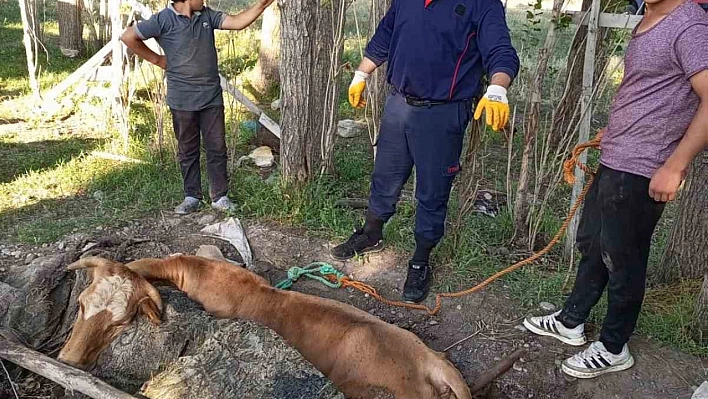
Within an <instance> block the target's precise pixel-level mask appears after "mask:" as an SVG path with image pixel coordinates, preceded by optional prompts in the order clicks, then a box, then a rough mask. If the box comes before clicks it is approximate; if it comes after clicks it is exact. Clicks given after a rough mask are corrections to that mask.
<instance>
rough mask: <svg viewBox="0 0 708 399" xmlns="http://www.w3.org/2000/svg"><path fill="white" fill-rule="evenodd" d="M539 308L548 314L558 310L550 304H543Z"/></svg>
mask: <svg viewBox="0 0 708 399" xmlns="http://www.w3.org/2000/svg"><path fill="white" fill-rule="evenodd" d="M538 306H539V307H540V308H541V309H542V310H544V311H546V312H554V311H555V310H556V305H554V304H552V303H550V302H541V303H539V304H538Z"/></svg>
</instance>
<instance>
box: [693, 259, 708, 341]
mask: <svg viewBox="0 0 708 399" xmlns="http://www.w3.org/2000/svg"><path fill="white" fill-rule="evenodd" d="M693 322H694V337H695V339H696V341H698V344H699V345H704V344H708V273H706V274H705V275H704V276H703V288H701V293H700V294H699V295H698V300H697V301H696V308H695V310H694V312H693Z"/></svg>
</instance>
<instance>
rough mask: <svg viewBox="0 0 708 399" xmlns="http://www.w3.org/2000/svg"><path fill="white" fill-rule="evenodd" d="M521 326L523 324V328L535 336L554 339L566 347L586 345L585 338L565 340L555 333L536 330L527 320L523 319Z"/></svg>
mask: <svg viewBox="0 0 708 399" xmlns="http://www.w3.org/2000/svg"><path fill="white" fill-rule="evenodd" d="M523 324H524V327H526V329H528V330H529V331H531V332H532V333H534V334H536V335H542V336H544V337H552V338H555V339H557V340H559V341H561V342H563V343H564V344H568V345H572V346H582V345H585V344H586V343H587V339H586V338H585V337H583V338H567V337H564V336H562V335H559V334H556V333H553V332H550V331H546V330H544V329H542V328H538V327H537V326H535V325H533V324H531V322H529V321H528V320H527V319H524V323H523Z"/></svg>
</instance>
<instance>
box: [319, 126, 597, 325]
mask: <svg viewBox="0 0 708 399" xmlns="http://www.w3.org/2000/svg"><path fill="white" fill-rule="evenodd" d="M603 133H604V132H603V131H600V132H599V133H598V134H597V135H596V136H595V138H594V139H592V140H591V141H588V142H587V143H583V144H580V145H578V146H576V147H575V148H574V149H573V152H572V155H571V157H570V159H568V160H567V161H565V162H564V163H563V177H564V179H565V181H566V182H567V183H568V184H573V183H574V182H575V166H577V167H579V168H580V169H581V170H583V171H584V172H586V173H587V174H588V175H589V176H588V181H587V183H586V184H585V187H583V190H582V191H581V192H580V195H578V198H577V200H576V201H575V203H574V204H573V206H572V207H571V208H570V211H569V212H568V216H567V217H566V218H565V220H564V221H563V225H562V226H561V228H560V230H558V233H556V235H555V237H553V239H552V240H551V242H549V243H548V245H546V246H545V247H544V248H543V249H541V250H540V251H538V252H536V253H534V254H533V255H531V256H530V257H528V258H526V259H524V260H522V261H520V262H517V263H515V264H513V265H511V266H509V267H507V268H506V269H504V270H501V271H499V272H497V273H494V274H493V275H492V276H490V277H489V278H487V279H486V280H484V281H482V282H481V283H479V284H477V285H475V286H474V287H471V288H468V289H466V290H463V291H458V292H449V293H442V294H436V295H435V307H434V308H432V309H431V308H429V307H428V306H426V305H423V304H415V303H408V302H402V301H393V300H390V299H387V298H384V297H383V296H381V294H379V293H378V292H376V289H375V288H374V287H372V286H370V285H368V284H365V283H363V282H361V281H356V280H352V279H350V278H348V277H344V278H342V279H341V280H340V282H341V283H342V286H343V287H352V288H354V289H357V290H359V291H361V292H363V293H365V294H369V295H371V296H372V297H373V298H374V299H376V300H378V301H380V302H382V303H384V304H386V305H390V306H395V307H400V308H407V309H416V310H425V311H426V312H428V314H430V315H434V314H436V313H438V312H439V311H440V309H441V308H442V299H443V298H458V297H461V296H465V295H468V294H471V293H473V292H477V291H479V290H481V289H482V288H484V287H486V286H488V285H489V284H491V283H492V282H493V281H495V280H497V279H499V278H500V277H502V276H505V275H507V274H509V273H511V272H513V271H515V270H517V269H519V268H521V267H523V266H526V265H528V264H530V263H533V262H534V261H536V260H537V259H538V258H540V257H542V256H544V255H546V254H547V253H548V252H550V250H551V249H552V248H553V247H554V246H555V245H556V244H558V242H559V241H560V240H561V238H562V237H563V234H565V231H566V230H567V229H568V226H569V225H570V222H571V221H572V220H573V217H574V216H575V214H576V213H577V211H578V209H579V208H580V205H581V204H582V203H583V200H585V196H586V195H587V193H588V190H590V186H591V185H592V182H593V180H594V171H592V170H591V169H590V167H588V166H587V165H585V164H583V163H581V162H580V161H579V159H580V155H581V154H582V153H583V152H584V151H585V150H587V149H588V148H600V141H601V140H602V135H603ZM328 278H329V279H330V280H332V281H333V282H336V277H335V276H334V275H330V276H328Z"/></svg>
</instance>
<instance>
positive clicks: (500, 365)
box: [470, 349, 526, 395]
mask: <svg viewBox="0 0 708 399" xmlns="http://www.w3.org/2000/svg"><path fill="white" fill-rule="evenodd" d="M524 354H526V349H517V350H516V351H515V352H513V353H512V354H511V355H509V356H507V357H506V358H504V359H502V360H500V361H499V362H497V363H496V364H495V365H494V366H492V368H490V369H489V370H487V371H485V372H483V373H482V374H480V375H479V376H477V378H475V381H474V385H472V386H471V387H470V392H472V394H473V395H474V394H475V393H478V392H479V391H481V390H482V389H484V387H486V386H487V385H489V383H491V382H492V381H493V380H494V379H496V378H497V377H499V376H501V375H502V374H504V373H506V372H507V371H509V369H510V368H511V367H512V366H513V365H514V363H516V361H517V360H519V359H521V356H523V355H524Z"/></svg>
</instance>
